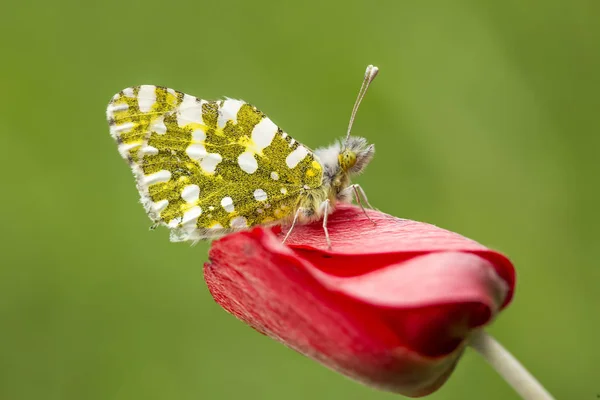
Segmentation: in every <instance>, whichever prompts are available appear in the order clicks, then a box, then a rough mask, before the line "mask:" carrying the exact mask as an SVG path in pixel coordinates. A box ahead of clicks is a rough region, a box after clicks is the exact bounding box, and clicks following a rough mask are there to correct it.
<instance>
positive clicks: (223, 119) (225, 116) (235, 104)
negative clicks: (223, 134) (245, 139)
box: [217, 99, 244, 128]
mask: <svg viewBox="0 0 600 400" xmlns="http://www.w3.org/2000/svg"><path fill="white" fill-rule="evenodd" d="M243 105H244V102H243V101H240V100H234V99H227V100H224V101H223V106H221V107H219V116H218V118H217V125H218V126H219V128H223V127H224V126H225V124H226V123H227V121H229V120H231V121H233V123H234V124H237V113H238V111H240V108H241V107H242V106H243Z"/></svg>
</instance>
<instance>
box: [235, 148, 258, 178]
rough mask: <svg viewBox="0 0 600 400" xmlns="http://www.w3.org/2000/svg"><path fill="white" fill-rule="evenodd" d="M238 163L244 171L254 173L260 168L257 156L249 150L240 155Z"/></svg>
mask: <svg viewBox="0 0 600 400" xmlns="http://www.w3.org/2000/svg"><path fill="white" fill-rule="evenodd" d="M238 164H239V166H240V168H241V169H242V171H244V172H246V173H248V174H253V173H254V172H256V170H257V169H258V163H257V162H256V158H254V154H252V153H251V152H249V151H246V152H244V153H242V154H240V155H239V157H238Z"/></svg>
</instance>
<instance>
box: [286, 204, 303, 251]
mask: <svg viewBox="0 0 600 400" xmlns="http://www.w3.org/2000/svg"><path fill="white" fill-rule="evenodd" d="M304 210H305V209H304V208H303V207H298V209H297V210H296V214H294V220H293V221H292V226H290V229H288V231H287V233H286V234H285V237H284V238H283V241H282V242H281V243H282V244H284V243H285V241H286V240H287V239H288V237H289V236H290V233H292V231H293V230H294V226H296V222H297V221H298V216H299V215H300V213H301V212H302V211H304Z"/></svg>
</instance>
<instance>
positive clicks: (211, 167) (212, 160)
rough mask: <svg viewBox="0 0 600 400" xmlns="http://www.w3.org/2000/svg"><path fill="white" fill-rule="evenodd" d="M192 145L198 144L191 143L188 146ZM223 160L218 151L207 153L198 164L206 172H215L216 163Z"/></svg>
mask: <svg viewBox="0 0 600 400" xmlns="http://www.w3.org/2000/svg"><path fill="white" fill-rule="evenodd" d="M192 146H199V145H198V144H193V145H191V146H189V147H192ZM189 147H188V148H189ZM222 160H223V157H221V155H220V154H218V153H208V154H207V155H206V157H204V158H203V159H202V161H200V166H201V167H202V169H203V170H204V171H205V172H208V173H209V174H214V173H215V169H216V168H217V165H219V163H220V162H221V161H222Z"/></svg>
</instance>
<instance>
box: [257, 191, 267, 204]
mask: <svg viewBox="0 0 600 400" xmlns="http://www.w3.org/2000/svg"><path fill="white" fill-rule="evenodd" d="M254 198H255V199H256V200H258V201H265V200H266V199H267V192H265V191H264V190H262V189H256V190H255V191H254Z"/></svg>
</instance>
